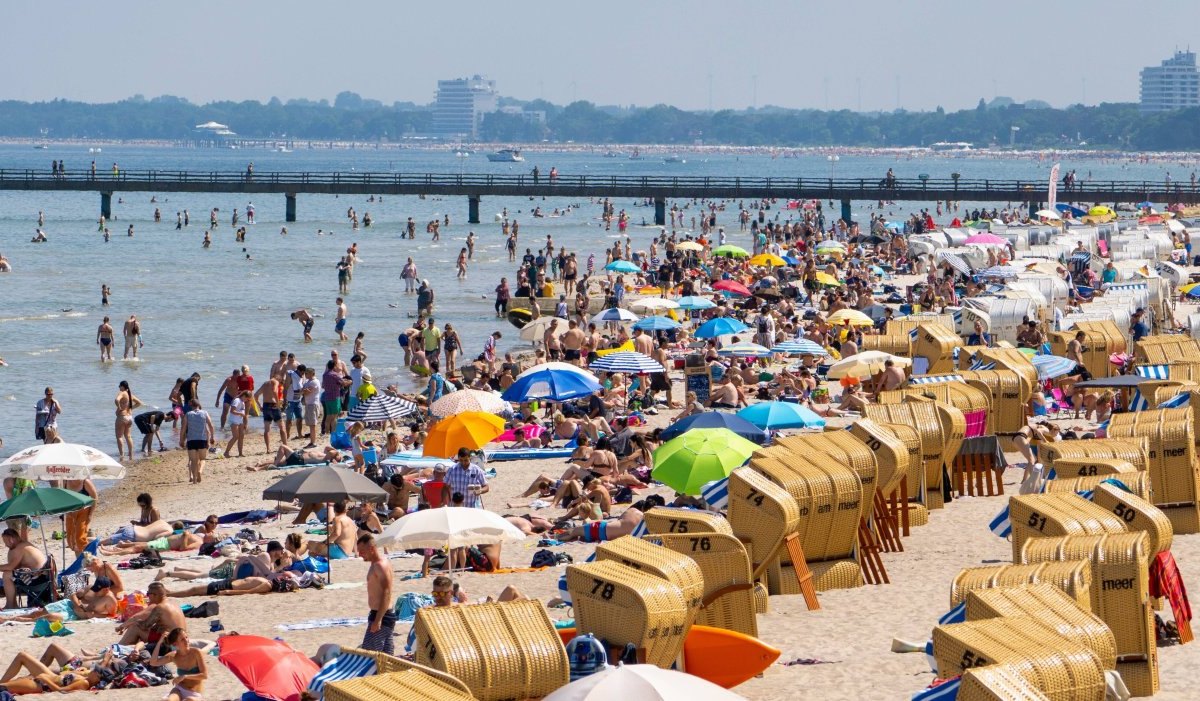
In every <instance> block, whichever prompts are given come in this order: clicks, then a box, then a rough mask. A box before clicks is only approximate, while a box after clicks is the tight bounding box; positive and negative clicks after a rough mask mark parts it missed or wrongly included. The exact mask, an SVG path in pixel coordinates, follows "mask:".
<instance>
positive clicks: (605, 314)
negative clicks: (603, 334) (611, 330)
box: [592, 307, 638, 324]
mask: <svg viewBox="0 0 1200 701" xmlns="http://www.w3.org/2000/svg"><path fill="white" fill-rule="evenodd" d="M637 320H638V315H637V314H634V313H633V312H631V311H629V310H628V309H621V308H620V307H612V308H610V309H605V310H604V311H602V312H600V313H599V314H596V315H595V316H593V317H592V323H593V324H604V323H620V322H623V321H637Z"/></svg>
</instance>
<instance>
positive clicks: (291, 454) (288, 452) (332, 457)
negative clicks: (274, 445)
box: [246, 445, 345, 472]
mask: <svg viewBox="0 0 1200 701" xmlns="http://www.w3.org/2000/svg"><path fill="white" fill-rule="evenodd" d="M343 459H345V456H343V455H342V453H341V451H339V450H336V449H335V448H334V447H333V446H330V445H327V446H325V447H324V448H320V447H318V448H303V449H300V450H293V449H292V448H289V447H287V446H286V445H281V446H279V450H277V451H275V459H274V460H268V461H266V462H260V463H259V464H257V465H254V466H252V467H247V468H246V469H247V470H249V471H251V472H258V471H259V470H269V469H270V468H272V467H293V466H298V465H320V464H322V463H337V462H341V461H342V460H343Z"/></svg>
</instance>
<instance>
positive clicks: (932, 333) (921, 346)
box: [912, 324, 964, 375]
mask: <svg viewBox="0 0 1200 701" xmlns="http://www.w3.org/2000/svg"><path fill="white" fill-rule="evenodd" d="M915 331H916V332H917V333H916V338H913V339H912V357H914V358H925V360H926V361H927V362H928V363H929V366H928V369H927V370H926V371H925V372H926V373H927V374H930V375H935V374H940V373H945V372H951V371H953V370H954V349H955V348H962V347H963V345H964V344H963V340H962V338H961V337H960V336H959V335H958V334H957V333H955V332H954V331H953V330H951V329H950V328H947V327H945V326H942V325H941V324H921V325H920V326H918V327H917V328H916V329H915Z"/></svg>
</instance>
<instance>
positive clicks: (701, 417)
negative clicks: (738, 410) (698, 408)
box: [662, 411, 767, 445]
mask: <svg viewBox="0 0 1200 701" xmlns="http://www.w3.org/2000/svg"><path fill="white" fill-rule="evenodd" d="M701 428H724V429H728V430H730V431H733V432H734V433H736V434H738V435H739V436H741V437H742V438H745V439H746V440H748V441H753V442H755V443H757V444H759V445H762V444H763V443H766V442H767V433H766V431H763V430H762V429H761V428H759V427H758V426H755V425H754V424H752V423H750V422H749V421H747V420H745V419H743V418H742V417H740V416H738V415H737V414H729V413H726V412H723V411H705V412H701V413H699V414H692V415H691V416H688V417H686V418H682V419H680V420H678V421H676V422H675V423H673V424H671V425H670V426H668V427H667V428H666V430H664V431H663V432H662V439H663V440H664V441H669V440H671V439H672V438H675V437H676V436H682V435H683V434H684V433H685V432H687V431H690V430H693V429H701Z"/></svg>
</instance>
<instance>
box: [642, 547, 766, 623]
mask: <svg viewBox="0 0 1200 701" xmlns="http://www.w3.org/2000/svg"><path fill="white" fill-rule="evenodd" d="M642 537H643V538H644V539H645V540H647V541H648V542H650V543H655V544H657V545H661V546H662V547H664V548H667V549H669V550H673V551H675V552H677V553H680V554H682V555H686V556H687V557H690V558H691V559H692V560H694V561H695V563H696V565H697V566H699V568H700V572H701V573H702V575H703V580H704V593H703V595H702V597H703V601H702V604H701V607H700V613H699V615H697V616H696V618H695V620H694V621H693V623H695V624H698V625H704V626H712V627H713V628H724V629H726V630H735V631H737V632H739V633H745V634H746V635H751V636H754V637H756V638H757V637H758V618H757V617H756V615H755V614H756V612H757V605H756V601H755V593H754V586H753V580H752V579H751V578H750V558H749V557H748V556H747V555H746V548H745V546H743V545H742V542H741V541H740V540H738V539H737V538H736V537H735V536H731V535H725V534H723V533H700V534H695V535H693V534H686V535H682V534H660V535H647V536H642Z"/></svg>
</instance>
